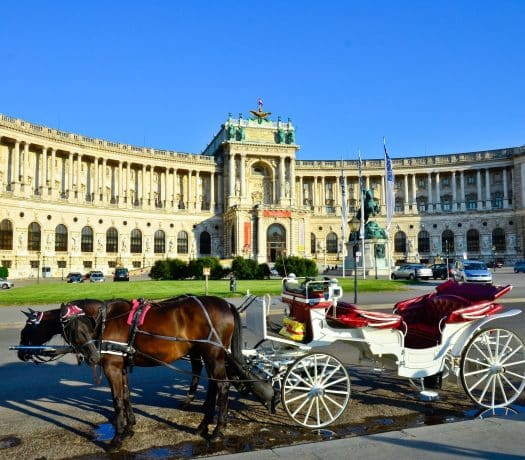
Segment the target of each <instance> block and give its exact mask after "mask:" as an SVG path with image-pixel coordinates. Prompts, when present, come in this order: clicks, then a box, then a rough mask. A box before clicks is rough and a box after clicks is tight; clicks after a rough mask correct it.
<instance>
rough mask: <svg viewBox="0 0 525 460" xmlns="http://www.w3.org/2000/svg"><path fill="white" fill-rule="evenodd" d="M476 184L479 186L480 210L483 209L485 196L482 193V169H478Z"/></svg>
mask: <svg viewBox="0 0 525 460" xmlns="http://www.w3.org/2000/svg"><path fill="white" fill-rule="evenodd" d="M476 185H477V187H478V210H481V209H483V196H482V194H481V171H480V170H479V169H478V170H477V171H476Z"/></svg>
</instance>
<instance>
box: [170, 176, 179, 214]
mask: <svg viewBox="0 0 525 460" xmlns="http://www.w3.org/2000/svg"><path fill="white" fill-rule="evenodd" d="M177 185H178V181H177V168H173V184H172V186H173V209H178V208H179V202H178V201H177V193H179V191H178V190H177Z"/></svg>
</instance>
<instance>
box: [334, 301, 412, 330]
mask: <svg viewBox="0 0 525 460" xmlns="http://www.w3.org/2000/svg"><path fill="white" fill-rule="evenodd" d="M327 318H328V319H330V320H333V321H335V323H336V324H334V325H335V326H337V323H340V325H341V326H344V327H349V328H356V327H366V326H368V327H376V328H378V329H397V328H399V327H400V326H401V323H402V321H403V318H401V316H399V315H396V314H392V313H381V312H376V311H367V310H361V309H359V308H357V307H356V306H355V305H352V304H349V303H345V302H339V304H338V305H337V307H335V308H330V310H328V313H327Z"/></svg>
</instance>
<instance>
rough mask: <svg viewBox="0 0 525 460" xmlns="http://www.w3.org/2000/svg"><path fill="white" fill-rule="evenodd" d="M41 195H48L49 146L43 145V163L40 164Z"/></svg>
mask: <svg viewBox="0 0 525 460" xmlns="http://www.w3.org/2000/svg"><path fill="white" fill-rule="evenodd" d="M38 185H39V186H40V196H41V197H44V195H47V193H46V191H47V147H46V146H43V147H42V164H41V166H40V184H38Z"/></svg>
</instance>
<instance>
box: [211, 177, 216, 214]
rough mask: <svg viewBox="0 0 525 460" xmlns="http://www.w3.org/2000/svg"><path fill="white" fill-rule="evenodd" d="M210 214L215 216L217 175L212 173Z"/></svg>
mask: <svg viewBox="0 0 525 460" xmlns="http://www.w3.org/2000/svg"><path fill="white" fill-rule="evenodd" d="M210 212H211V213H212V214H215V174H214V173H213V172H211V173H210Z"/></svg>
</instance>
